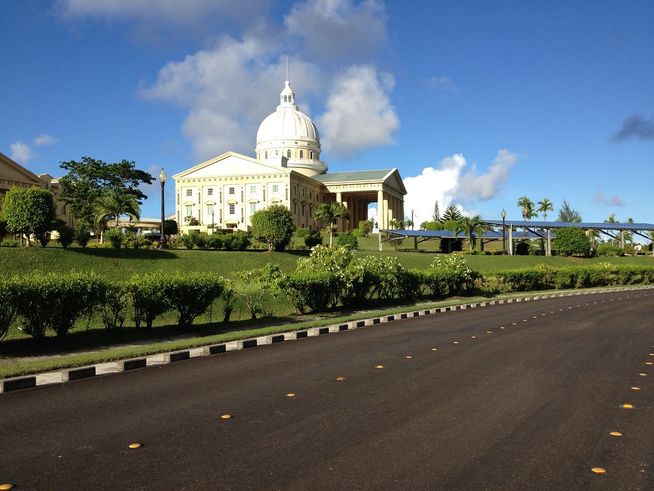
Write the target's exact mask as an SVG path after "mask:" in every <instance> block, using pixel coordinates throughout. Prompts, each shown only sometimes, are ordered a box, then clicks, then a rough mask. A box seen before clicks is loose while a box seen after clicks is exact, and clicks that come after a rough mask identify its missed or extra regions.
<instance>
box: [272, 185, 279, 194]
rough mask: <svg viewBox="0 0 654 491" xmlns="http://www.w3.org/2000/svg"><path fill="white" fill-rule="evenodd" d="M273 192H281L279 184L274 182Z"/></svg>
mask: <svg viewBox="0 0 654 491" xmlns="http://www.w3.org/2000/svg"><path fill="white" fill-rule="evenodd" d="M273 193H279V184H273Z"/></svg>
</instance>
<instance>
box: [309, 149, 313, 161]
mask: <svg viewBox="0 0 654 491" xmlns="http://www.w3.org/2000/svg"><path fill="white" fill-rule="evenodd" d="M309 158H310V159H311V160H313V150H312V151H311V152H309Z"/></svg>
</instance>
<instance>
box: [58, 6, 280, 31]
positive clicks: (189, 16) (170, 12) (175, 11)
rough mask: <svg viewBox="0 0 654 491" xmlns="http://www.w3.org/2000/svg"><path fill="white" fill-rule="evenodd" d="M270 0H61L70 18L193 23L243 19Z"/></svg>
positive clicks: (186, 24) (150, 22)
mask: <svg viewBox="0 0 654 491" xmlns="http://www.w3.org/2000/svg"><path fill="white" fill-rule="evenodd" d="M268 3H269V2H268V1H267V0H239V1H238V2H234V1H233V0H183V1H180V0H58V1H57V4H56V6H57V8H58V9H59V11H60V12H61V14H62V15H63V16H64V17H65V18H67V19H82V18H104V19H119V20H136V21H138V22H142V23H144V24H150V25H151V24H153V23H157V24H164V25H173V26H180V25H181V26H191V25H193V24H195V23H198V22H199V23H205V22H207V21H209V20H210V19H213V20H216V19H219V18H220V17H227V18H229V19H232V20H243V19H246V18H248V17H252V16H254V15H256V13H257V12H261V11H262V10H264V9H265V7H266V5H267V4H268Z"/></svg>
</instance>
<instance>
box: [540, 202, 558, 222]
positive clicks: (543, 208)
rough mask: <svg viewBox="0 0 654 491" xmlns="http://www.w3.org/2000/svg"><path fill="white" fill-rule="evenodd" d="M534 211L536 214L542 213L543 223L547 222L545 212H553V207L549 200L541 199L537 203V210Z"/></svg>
mask: <svg viewBox="0 0 654 491" xmlns="http://www.w3.org/2000/svg"><path fill="white" fill-rule="evenodd" d="M536 211H537V212H538V213H542V214H543V218H545V221H547V212H549V211H554V205H553V204H552V202H551V201H550V200H549V199H547V198H543V199H542V200H540V201H539V202H538V209H537V210H536Z"/></svg>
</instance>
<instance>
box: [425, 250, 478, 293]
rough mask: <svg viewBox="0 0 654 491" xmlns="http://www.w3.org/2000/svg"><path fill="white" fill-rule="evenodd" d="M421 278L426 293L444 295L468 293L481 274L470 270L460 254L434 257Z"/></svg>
mask: <svg viewBox="0 0 654 491" xmlns="http://www.w3.org/2000/svg"><path fill="white" fill-rule="evenodd" d="M422 278H423V281H424V289H425V293H427V295H430V296H433V297H445V296H448V295H465V294H467V293H469V292H470V291H471V290H472V289H473V288H474V286H475V281H476V280H477V279H480V278H481V275H480V274H479V273H476V272H474V271H472V270H471V269H470V268H469V267H468V264H467V263H466V260H465V259H464V258H463V257H462V256H460V255H450V256H438V257H436V258H435V259H434V261H433V262H432V263H431V264H430V265H429V267H428V268H427V269H426V270H424V272H423V274H422Z"/></svg>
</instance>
